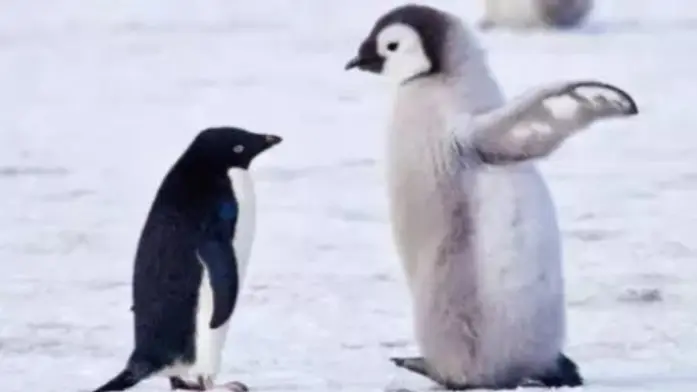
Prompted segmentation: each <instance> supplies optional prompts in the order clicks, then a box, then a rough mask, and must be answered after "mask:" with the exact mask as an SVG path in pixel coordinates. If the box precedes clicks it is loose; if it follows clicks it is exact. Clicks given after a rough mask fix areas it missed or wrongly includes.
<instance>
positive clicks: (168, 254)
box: [94, 127, 282, 392]
mask: <svg viewBox="0 0 697 392" xmlns="http://www.w3.org/2000/svg"><path fill="white" fill-rule="evenodd" d="M281 141H282V138H281V137H279V136H276V135H264V134H257V133H253V132H249V131H247V130H244V129H241V128H235V127H211V128H207V129H204V130H202V131H200V132H199V134H198V135H197V136H196V137H195V138H194V140H193V141H192V142H191V143H190V145H189V146H188V148H187V149H186V150H185V151H184V153H183V154H182V155H181V156H180V157H179V159H178V160H177V161H176V162H175V163H174V165H173V166H172V167H171V168H170V170H169V172H168V173H167V174H166V175H165V177H164V179H163V180H162V182H161V184H160V187H159V189H158V191H157V193H156V195H155V198H154V200H153V202H152V205H151V207H150V211H149V213H148V216H147V218H146V221H145V224H144V227H143V229H142V231H141V235H140V240H139V242H138V247H137V251H136V255H135V264H134V270H133V285H132V295H133V306H132V312H133V314H134V330H135V347H134V349H133V351H132V353H131V355H130V357H129V358H128V360H127V363H126V366H125V369H124V370H123V371H122V372H121V373H119V374H118V375H116V376H115V377H114V378H113V379H111V380H110V381H108V382H107V383H105V384H104V385H102V386H100V387H99V388H97V389H96V390H94V392H106V391H121V390H125V389H128V388H130V387H132V386H134V385H136V384H137V383H139V382H140V381H142V380H144V379H146V378H148V377H151V376H155V375H159V376H164V377H168V378H169V383H170V387H171V389H173V390H174V389H182V390H197V391H203V390H208V389H211V388H213V387H214V380H215V376H216V374H217V373H218V371H219V369H220V361H221V355H222V354H221V351H222V349H223V345H224V342H225V336H226V332H227V329H228V323H229V320H230V317H231V316H232V314H233V311H234V310H235V305H236V303H237V300H238V298H239V293H240V289H241V287H242V283H243V280H244V277H245V271H246V268H247V265H248V262H249V256H250V251H251V247H252V242H253V239H254V231H255V208H256V206H255V194H254V186H253V182H252V179H251V176H250V175H249V171H248V170H249V167H250V164H251V162H252V160H253V159H254V158H255V157H256V156H258V155H259V154H260V153H262V152H263V151H266V150H268V149H269V148H271V147H273V146H275V145H277V144H279V143H280V142H281ZM188 377H192V378H193V381H192V380H188V379H187V378H188ZM227 386H228V387H229V388H230V389H233V390H236V391H246V390H247V387H246V386H245V385H244V384H242V383H240V382H233V383H230V384H228V385H227Z"/></svg>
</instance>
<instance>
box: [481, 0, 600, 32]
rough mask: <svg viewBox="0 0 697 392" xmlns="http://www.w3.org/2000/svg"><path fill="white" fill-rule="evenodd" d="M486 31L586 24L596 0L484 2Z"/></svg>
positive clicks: (496, 0)
mask: <svg viewBox="0 0 697 392" xmlns="http://www.w3.org/2000/svg"><path fill="white" fill-rule="evenodd" d="M483 1H484V16H483V18H482V20H481V21H480V22H479V26H480V27H481V28H482V29H490V28H494V27H509V28H524V29H527V28H557V29H568V28H573V27H577V26H579V25H580V24H581V23H583V22H584V21H585V20H586V19H587V18H588V15H589V14H590V13H591V11H592V10H593V0H483Z"/></svg>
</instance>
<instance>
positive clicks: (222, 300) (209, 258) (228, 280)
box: [197, 202, 239, 329]
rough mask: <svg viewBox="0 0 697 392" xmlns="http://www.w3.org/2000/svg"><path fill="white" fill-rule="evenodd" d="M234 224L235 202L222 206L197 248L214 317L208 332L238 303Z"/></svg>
mask: <svg viewBox="0 0 697 392" xmlns="http://www.w3.org/2000/svg"><path fill="white" fill-rule="evenodd" d="M236 221H237V206H236V203H234V202H232V203H224V204H223V205H222V206H221V209H220V211H219V213H218V214H217V215H216V216H215V218H214V219H213V221H212V222H211V224H210V225H209V227H208V229H207V230H205V232H204V233H203V239H202V242H201V244H200V245H199V246H198V249H197V253H198V257H199V259H200V260H201V262H202V263H203V264H204V265H205V266H206V270H207V271H208V278H209V279H210V284H211V291H212V292H213V314H212V316H211V321H210V324H209V326H210V328H211V329H216V328H218V327H220V326H221V325H222V324H224V323H225V322H226V321H227V320H228V318H230V315H232V311H233V310H234V309H235V304H236V302H237V292H238V288H239V277H238V274H237V258H236V257H235V251H234V249H233V248H232V241H231V240H232V237H233V235H234V228H235V223H236Z"/></svg>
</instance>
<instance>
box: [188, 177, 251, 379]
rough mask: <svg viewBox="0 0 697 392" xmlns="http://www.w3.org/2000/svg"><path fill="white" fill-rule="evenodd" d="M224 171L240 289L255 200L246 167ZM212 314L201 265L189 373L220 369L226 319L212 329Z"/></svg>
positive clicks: (208, 287)
mask: <svg viewBox="0 0 697 392" xmlns="http://www.w3.org/2000/svg"><path fill="white" fill-rule="evenodd" d="M228 175H229V176H230V180H231V184H232V191H233V193H234V195H235V198H236V199H237V208H238V211H237V221H236V225H235V234H234V237H233V238H230V241H231V242H232V249H233V251H234V252H235V258H236V260H237V266H236V267H237V276H238V278H239V282H238V290H240V289H241V287H242V283H243V281H244V277H245V273H246V271H247V266H248V263H249V257H250V253H251V249H252V242H253V241H254V230H255V219H256V215H255V208H256V200H255V194H254V185H253V183H252V179H251V177H250V176H249V173H248V172H247V171H246V170H242V169H231V170H230V171H229V172H228ZM212 314H213V289H212V287H211V284H210V276H209V274H208V271H207V270H206V268H205V267H204V268H203V273H202V276H201V284H200V288H199V300H198V308H197V312H196V343H195V347H196V359H195V363H194V364H193V365H192V369H190V374H196V375H215V374H217V373H218V371H219V370H220V362H221V353H222V349H223V346H224V343H225V337H226V334H227V329H228V325H229V321H228V322H226V323H225V324H223V325H221V326H220V327H218V328H216V329H210V327H209V322H210V319H211V316H212Z"/></svg>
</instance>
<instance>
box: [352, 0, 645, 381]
mask: <svg viewBox="0 0 697 392" xmlns="http://www.w3.org/2000/svg"><path fill="white" fill-rule="evenodd" d="M357 52H358V54H357V55H356V56H355V57H354V58H353V59H351V60H350V61H348V63H347V64H346V66H345V69H346V70H351V69H358V70H361V71H364V72H368V73H370V74H376V75H381V76H384V77H386V78H387V79H389V80H390V81H391V82H392V83H391V85H392V86H393V87H394V98H393V100H394V101H393V108H392V110H391V120H390V124H389V127H388V132H387V143H386V145H387V159H386V160H387V162H386V168H387V174H386V180H387V186H386V188H387V199H388V206H389V218H390V226H391V230H392V236H393V239H394V242H395V248H396V250H397V253H398V258H399V260H400V261H401V264H402V267H403V271H404V273H405V276H406V282H407V284H408V287H409V293H410V298H411V304H412V319H413V330H414V334H415V340H416V343H417V347H418V348H419V351H420V355H418V356H413V357H393V358H391V361H392V362H393V363H394V364H395V365H397V366H398V367H401V368H404V369H407V370H409V371H412V372H415V373H417V374H420V375H422V376H425V377H427V378H429V379H430V380H432V381H433V382H435V383H437V384H440V385H441V386H443V387H446V388H447V389H451V390H463V389H478V388H482V389H493V390H497V389H514V388H517V387H518V386H527V385H538V386H543V387H547V388H554V387H563V386H569V387H572V386H580V385H583V384H584V380H583V378H582V376H581V372H580V370H579V367H578V365H577V364H576V363H575V362H574V361H573V360H572V359H571V358H570V357H568V356H567V355H566V354H565V353H564V348H563V346H564V342H565V339H566V337H565V333H566V331H565V328H566V324H565V323H566V319H565V307H564V295H565V294H564V279H563V274H562V257H561V238H560V233H559V228H558V222H557V218H556V211H555V207H554V203H553V200H552V197H551V194H550V192H549V190H548V188H547V185H546V183H545V180H544V178H543V177H542V176H541V174H540V172H539V170H538V169H537V168H536V161H537V160H540V159H544V157H547V156H549V155H550V154H551V153H553V152H554V151H556V150H557V149H558V148H559V147H560V146H561V145H562V143H563V142H564V141H565V140H566V139H568V138H569V137H571V136H572V135H574V134H576V133H578V132H580V131H581V130H584V129H587V128H588V127H590V126H591V125H593V124H595V123H597V122H600V121H603V120H610V119H619V118H625V117H630V116H634V115H636V114H637V113H638V107H637V104H636V102H635V101H634V99H633V98H632V97H631V96H630V95H629V94H627V93H626V92H625V91H623V90H621V89H620V88H618V87H616V86H613V85H611V84H607V83H604V82H600V81H596V80H577V81H560V82H553V83H548V84H544V85H542V86H538V87H534V88H530V89H529V90H528V91H526V92H524V93H522V94H520V95H519V96H516V97H514V99H511V100H510V101H506V100H505V99H504V96H503V93H502V91H501V88H500V87H499V85H498V83H497V82H496V80H495V78H494V75H493V74H492V72H491V70H490V68H489V65H488V64H487V61H486V52H485V51H484V49H483V48H482V47H481V45H480V44H479V43H478V41H477V38H476V36H474V35H473V33H472V31H471V29H470V28H468V26H466V25H465V24H464V23H463V22H462V20H461V19H459V18H458V17H456V16H455V15H452V14H450V13H448V12H446V11H442V10H440V9H437V8H433V7H430V6H425V5H417V4H406V5H402V6H399V7H396V8H393V9H391V10H389V11H388V12H386V13H384V14H383V15H382V16H380V17H379V18H378V19H377V20H376V21H375V22H374V24H373V26H372V29H371V30H370V31H369V33H368V35H367V37H366V38H365V39H363V41H362V42H361V43H360V45H359V47H358V50H357Z"/></svg>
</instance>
